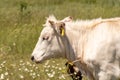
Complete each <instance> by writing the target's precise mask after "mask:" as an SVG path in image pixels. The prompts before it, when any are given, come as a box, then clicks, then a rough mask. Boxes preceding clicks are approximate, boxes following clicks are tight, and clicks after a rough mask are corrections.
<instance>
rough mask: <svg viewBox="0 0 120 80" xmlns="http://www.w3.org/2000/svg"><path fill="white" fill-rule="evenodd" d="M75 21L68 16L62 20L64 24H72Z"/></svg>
mask: <svg viewBox="0 0 120 80" xmlns="http://www.w3.org/2000/svg"><path fill="white" fill-rule="evenodd" d="M71 21H73V18H72V17H71V16H68V17H66V18H64V19H63V20H62V22H71Z"/></svg>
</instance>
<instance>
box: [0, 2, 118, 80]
mask: <svg viewBox="0 0 120 80" xmlns="http://www.w3.org/2000/svg"><path fill="white" fill-rule="evenodd" d="M51 14H53V15H55V16H56V18H57V19H63V18H64V17H67V16H72V17H73V19H74V20H76V19H82V20H86V19H94V18H100V17H101V18H113V17H120V0H1V1H0V80H72V79H71V78H70V76H69V75H68V74H67V73H66V67H65V65H64V64H65V62H66V60H63V59H51V60H47V61H45V62H44V63H42V64H35V63H33V62H32V61H31V60H30V57H31V53H32V51H33V49H34V47H35V45H36V43H37V40H38V37H39V35H40V32H41V30H42V28H43V26H42V25H43V24H44V23H45V18H46V17H48V16H49V15H51ZM83 80H86V79H85V78H84V79H83Z"/></svg>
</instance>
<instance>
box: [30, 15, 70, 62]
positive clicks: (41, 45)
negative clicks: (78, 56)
mask: <svg viewBox="0 0 120 80" xmlns="http://www.w3.org/2000/svg"><path fill="white" fill-rule="evenodd" d="M71 20H72V18H71V17H67V18H65V19H63V20H61V21H57V20H56V18H55V17H54V16H49V18H47V20H46V23H45V24H44V28H43V30H42V32H41V34H40V37H39V40H38V42H37V44H36V47H35V48H34V51H33V53H32V57H31V60H33V61H35V62H38V63H39V62H42V61H44V60H47V59H50V58H58V57H65V45H64V43H63V39H64V37H65V22H70V21H71Z"/></svg>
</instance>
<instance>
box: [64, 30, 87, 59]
mask: <svg viewBox="0 0 120 80" xmlns="http://www.w3.org/2000/svg"><path fill="white" fill-rule="evenodd" d="M66 38H67V40H68V43H67V45H68V49H67V59H68V60H70V61H74V60H76V59H78V58H83V57H84V46H85V41H87V37H86V31H84V30H83V31H76V30H72V29H68V30H66ZM68 54H69V55H68ZM73 55H74V56H73Z"/></svg>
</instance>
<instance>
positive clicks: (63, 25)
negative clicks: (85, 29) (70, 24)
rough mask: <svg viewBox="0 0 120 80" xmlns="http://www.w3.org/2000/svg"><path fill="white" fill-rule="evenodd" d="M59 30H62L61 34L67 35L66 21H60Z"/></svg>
mask: <svg viewBox="0 0 120 80" xmlns="http://www.w3.org/2000/svg"><path fill="white" fill-rule="evenodd" d="M59 32H60V35H61V36H64V35H65V23H64V22H61V23H60V26H59Z"/></svg>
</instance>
